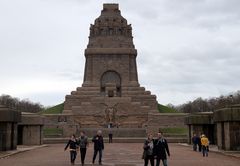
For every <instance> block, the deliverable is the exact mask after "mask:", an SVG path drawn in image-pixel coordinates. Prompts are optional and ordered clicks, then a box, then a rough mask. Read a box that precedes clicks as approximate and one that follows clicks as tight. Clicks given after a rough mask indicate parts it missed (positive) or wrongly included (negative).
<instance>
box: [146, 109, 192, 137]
mask: <svg viewBox="0 0 240 166" xmlns="http://www.w3.org/2000/svg"><path fill="white" fill-rule="evenodd" d="M187 115H188V114H184V113H149V114H148V127H147V132H150V133H157V132H158V131H159V129H160V130H161V128H187V125H185V124H184V119H185V117H186V116H187Z"/></svg>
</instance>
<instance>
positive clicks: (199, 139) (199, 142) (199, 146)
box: [197, 134, 202, 152]
mask: <svg viewBox="0 0 240 166" xmlns="http://www.w3.org/2000/svg"><path fill="white" fill-rule="evenodd" d="M200 136H201V134H200ZM200 136H199V135H198V136H197V143H198V151H199V152H201V151H202V144H201V138H200Z"/></svg>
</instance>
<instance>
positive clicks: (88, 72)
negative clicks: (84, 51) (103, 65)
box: [83, 55, 93, 86]
mask: <svg viewBox="0 0 240 166" xmlns="http://www.w3.org/2000/svg"><path fill="white" fill-rule="evenodd" d="M92 77H93V75H92V55H86V62H85V71H84V82H83V86H89V85H91V83H92Z"/></svg>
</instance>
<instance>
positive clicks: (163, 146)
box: [154, 132, 170, 166]
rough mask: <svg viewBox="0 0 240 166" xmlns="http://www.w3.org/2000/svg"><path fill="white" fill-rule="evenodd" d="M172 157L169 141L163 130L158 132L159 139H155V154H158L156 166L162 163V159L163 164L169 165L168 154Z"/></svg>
mask: <svg viewBox="0 0 240 166" xmlns="http://www.w3.org/2000/svg"><path fill="white" fill-rule="evenodd" d="M166 153H167V154H168V157H170V152H169V148H168V143H167V140H166V139H165V138H163V136H162V132H159V133H158V134H157V139H156V140H155V141H154V154H155V155H156V159H157V162H156V166H159V165H160V160H162V162H163V165H164V166H167V154H166Z"/></svg>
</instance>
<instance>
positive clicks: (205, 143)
mask: <svg viewBox="0 0 240 166" xmlns="http://www.w3.org/2000/svg"><path fill="white" fill-rule="evenodd" d="M201 144H202V154H203V157H205V156H206V157H208V145H209V140H208V138H207V137H206V136H205V135H204V134H203V135H202V137H201Z"/></svg>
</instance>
